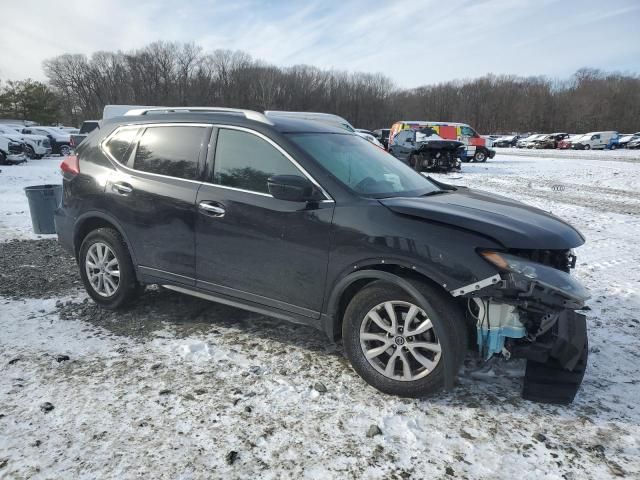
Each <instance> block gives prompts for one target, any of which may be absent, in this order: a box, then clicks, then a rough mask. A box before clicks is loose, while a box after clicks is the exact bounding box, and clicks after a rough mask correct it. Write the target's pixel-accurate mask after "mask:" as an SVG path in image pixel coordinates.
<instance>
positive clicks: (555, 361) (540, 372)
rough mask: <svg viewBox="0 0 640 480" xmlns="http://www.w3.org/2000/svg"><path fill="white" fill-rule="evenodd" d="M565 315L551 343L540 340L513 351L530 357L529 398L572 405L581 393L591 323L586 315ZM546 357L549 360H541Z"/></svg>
mask: <svg viewBox="0 0 640 480" xmlns="http://www.w3.org/2000/svg"><path fill="white" fill-rule="evenodd" d="M565 314H566V315H563V317H562V318H561V319H559V320H558V324H557V327H558V328H557V330H556V332H554V334H553V335H552V338H550V339H549V341H548V342H547V343H540V342H536V343H534V344H532V347H535V348H534V349H533V348H532V349H531V350H529V351H526V349H521V350H518V349H515V350H514V351H513V352H512V354H513V355H514V356H522V357H523V358H527V367H526V370H525V374H524V384H523V386H522V398H524V399H525V400H531V401H533V402H540V403H553V404H560V405H568V404H570V403H571V402H573V399H574V398H575V396H576V394H577V393H578V390H579V388H580V385H581V384H582V379H583V378H584V373H585V371H586V369H587V359H588V356H589V341H588V339H587V323H586V319H585V316H584V315H580V314H577V313H575V312H565ZM534 350H535V351H534ZM543 358H546V360H545V361H544V362H541V361H540V360H542V359H543Z"/></svg>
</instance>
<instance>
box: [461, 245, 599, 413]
mask: <svg viewBox="0 0 640 480" xmlns="http://www.w3.org/2000/svg"><path fill="white" fill-rule="evenodd" d="M479 253H480V255H481V256H482V257H483V258H484V259H485V260H487V261H488V262H490V263H491V264H493V265H494V266H495V267H497V269H498V270H499V273H498V274H496V275H494V276H492V277H489V278H487V279H484V280H482V281H479V282H475V283H474V284H470V285H468V286H466V287H462V288H459V289H456V290H455V291H452V292H451V293H452V295H454V296H457V297H466V298H467V299H468V311H469V315H470V316H471V317H472V319H473V321H475V323H476V331H477V344H478V350H479V352H480V355H482V357H483V358H484V359H485V360H488V359H489V358H491V357H492V356H493V355H496V354H501V355H503V356H504V357H505V358H507V359H509V358H524V359H526V360H527V367H526V372H525V378H524V387H523V397H524V398H526V399H528V400H533V401H538V402H545V403H559V404H568V403H571V402H572V401H573V398H574V397H575V395H576V393H577V391H578V388H579V386H580V384H581V383H582V378H583V377H584V372H585V369H586V364H587V355H588V343H587V328H586V321H585V316H584V315H582V314H579V313H577V312H576V311H577V310H580V309H582V308H584V306H585V301H586V300H587V299H588V298H589V293H588V291H587V290H586V289H585V288H584V287H583V286H582V285H581V284H580V283H579V282H578V281H577V280H576V279H575V278H574V277H572V276H571V275H569V271H570V269H571V268H573V267H574V266H575V256H574V255H573V254H572V252H571V251H569V250H511V251H482V252H479Z"/></svg>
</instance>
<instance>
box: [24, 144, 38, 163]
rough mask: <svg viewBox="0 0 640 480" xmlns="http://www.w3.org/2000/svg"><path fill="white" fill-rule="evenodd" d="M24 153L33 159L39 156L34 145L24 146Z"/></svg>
mask: <svg viewBox="0 0 640 480" xmlns="http://www.w3.org/2000/svg"><path fill="white" fill-rule="evenodd" d="M24 153H25V155H26V156H27V157H29V158H30V159H31V160H33V159H34V158H38V156H37V155H36V152H35V150H34V149H33V147H32V146H31V145H27V146H25V147H24Z"/></svg>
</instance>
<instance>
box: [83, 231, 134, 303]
mask: <svg viewBox="0 0 640 480" xmlns="http://www.w3.org/2000/svg"><path fill="white" fill-rule="evenodd" d="M78 265H79V267H80V277H81V278H82V283H83V284H84V287H85V289H86V290H87V293H88V294H89V296H90V297H91V298H92V299H93V301H94V302H96V303H97V304H98V305H100V306H102V307H104V308H107V309H109V310H116V309H118V308H121V307H124V306H126V305H127V304H129V303H131V302H132V301H133V300H134V299H135V298H136V297H137V296H138V294H139V292H140V285H139V283H138V281H137V279H136V273H135V269H134V267H133V262H132V261H131V256H130V255H129V251H128V249H127V244H126V243H125V242H124V239H123V238H122V236H121V235H120V233H118V232H117V231H116V230H114V229H112V228H99V229H97V230H94V231H92V232H91V233H89V234H88V235H87V236H86V237H85V239H84V241H83V242H82V246H81V247H80V254H79V256H78Z"/></svg>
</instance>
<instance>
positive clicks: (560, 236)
mask: <svg viewBox="0 0 640 480" xmlns="http://www.w3.org/2000/svg"><path fill="white" fill-rule="evenodd" d="M380 203H382V204H383V205H384V206H385V207H387V208H389V209H390V210H391V211H393V212H396V213H400V214H403V215H409V216H412V217H416V218H421V219H424V220H428V221H433V222H438V223H443V224H447V225H452V226H454V227H458V228H463V229H465V230H469V231H473V232H477V233H479V234H481V235H483V236H486V237H490V238H492V239H494V240H496V241H497V242H498V243H501V244H502V245H504V247H505V248H518V249H549V250H566V249H570V248H575V247H578V246H580V245H582V244H583V243H584V237H583V236H582V234H581V233H580V232H579V231H578V230H576V229H575V228H573V227H572V226H571V225H569V224H568V223H566V222H564V221H563V220H560V219H559V218H558V217H555V216H554V215H551V214H550V213H547V212H544V211H543V210H540V209H537V208H534V207H531V206H529V205H525V204H524V203H521V202H518V201H515V200H511V199H509V198H506V197H502V196H500V195H493V194H490V193H486V192H482V191H479V190H472V189H467V188H460V187H459V188H458V190H456V191H451V192H450V193H444V194H441V195H434V196H430V197H411V198H405V197H395V198H385V199H381V200H380Z"/></svg>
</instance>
